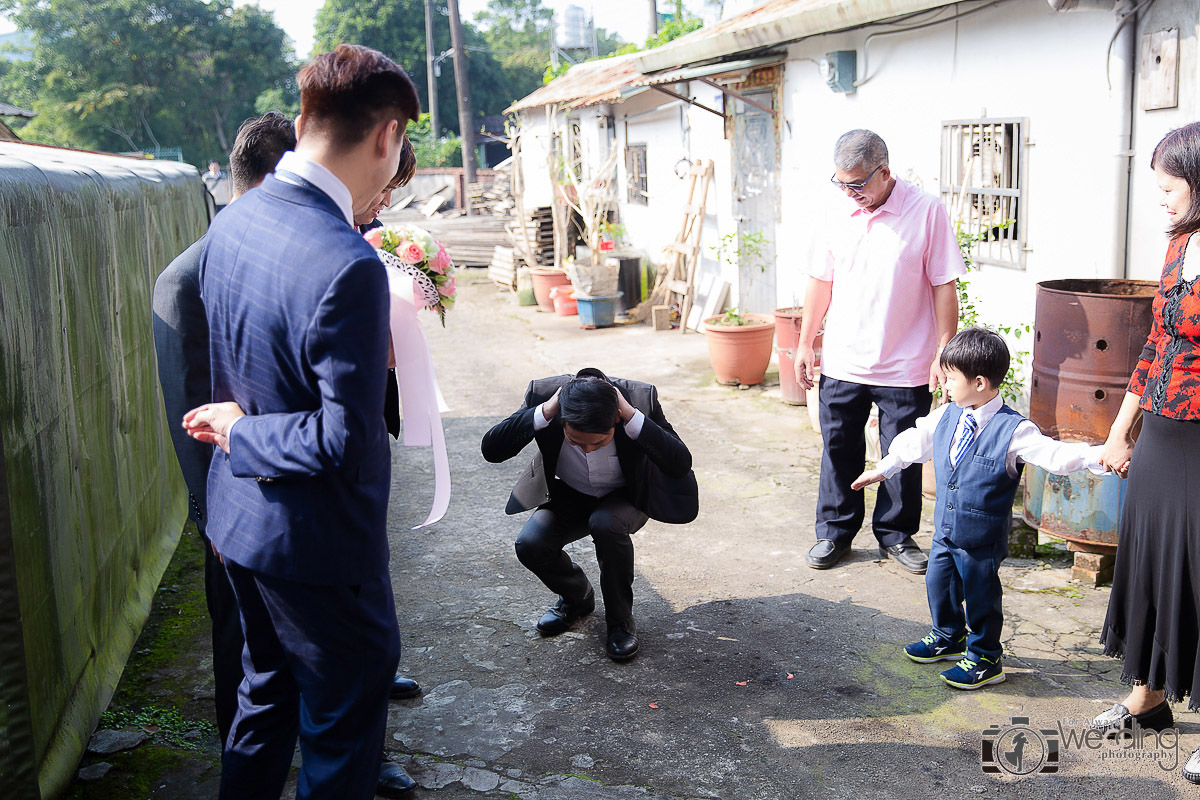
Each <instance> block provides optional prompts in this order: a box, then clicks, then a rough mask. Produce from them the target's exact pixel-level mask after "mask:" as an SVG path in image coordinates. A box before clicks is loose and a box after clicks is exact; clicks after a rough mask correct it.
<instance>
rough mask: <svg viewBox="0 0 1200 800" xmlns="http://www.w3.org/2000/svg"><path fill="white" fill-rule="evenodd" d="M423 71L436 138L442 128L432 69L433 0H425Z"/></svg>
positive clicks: (430, 126) (431, 127)
mask: <svg viewBox="0 0 1200 800" xmlns="http://www.w3.org/2000/svg"><path fill="white" fill-rule="evenodd" d="M425 73H426V77H427V78H428V79H429V92H428V95H427V97H428V99H429V130H430V131H431V132H432V133H433V137H434V138H435V139H436V138H437V137H438V136H441V134H442V129H441V126H439V125H438V95H437V75H436V74H434V69H433V0H425Z"/></svg>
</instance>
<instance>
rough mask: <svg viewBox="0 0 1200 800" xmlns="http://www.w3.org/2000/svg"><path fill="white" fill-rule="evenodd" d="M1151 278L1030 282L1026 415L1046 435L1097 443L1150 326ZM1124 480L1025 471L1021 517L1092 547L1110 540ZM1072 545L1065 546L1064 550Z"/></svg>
mask: <svg viewBox="0 0 1200 800" xmlns="http://www.w3.org/2000/svg"><path fill="white" fill-rule="evenodd" d="M1156 288H1157V284H1156V283H1154V282H1152V281H1130V280H1088V279H1068V280H1055V281H1043V282H1041V283H1039V284H1038V285H1037V296H1036V306H1035V310H1034V323H1033V324H1034V343H1033V386H1032V389H1031V391H1030V395H1029V418H1030V419H1031V420H1033V422H1035V423H1036V424H1037V426H1038V427H1039V428H1041V429H1042V432H1043V433H1045V434H1046V435H1047V436H1053V437H1054V438H1056V439H1061V440H1063V441H1076V442H1087V443H1089V444H1103V442H1104V440H1105V439H1106V438H1107V437H1108V429H1109V427H1110V426H1111V425H1112V422H1113V420H1114V419H1115V418H1116V416H1117V411H1118V410H1119V409H1120V407H1121V402H1122V400H1124V398H1125V387H1126V385H1127V384H1128V383H1129V376H1130V374H1132V372H1133V369H1134V367H1135V366H1136V365H1137V361H1138V356H1139V355H1140V354H1141V352H1142V347H1143V346H1144V345H1145V343H1146V337H1147V336H1148V335H1149V333H1150V327H1151V323H1152V309H1151V305H1152V303H1153V302H1154V292H1155V289H1156ZM1124 483H1125V482H1124V481H1123V480H1121V479H1120V478H1117V477H1116V476H1114V475H1103V476H1097V475H1092V474H1091V473H1088V472H1082V473H1075V474H1072V475H1062V476H1058V475H1050V474H1048V473H1046V472H1043V471H1042V470H1040V469H1038V468H1036V467H1032V466H1031V467H1030V468H1029V469H1028V470H1027V471H1026V473H1025V495H1024V497H1025V512H1024V514H1025V520H1026V521H1027V522H1028V523H1029V524H1030V525H1033V526H1034V527H1037V528H1039V529H1040V530H1042V531H1045V532H1046V533H1048V534H1050V535H1051V536H1056V537H1058V538H1061V539H1066V540H1068V541H1071V542H1076V543H1081V544H1083V545H1084V546H1085V547H1083V548H1078V549H1088V548H1087V546H1089V545H1090V546H1095V547H1098V548H1112V547H1115V546H1116V544H1117V533H1118V531H1117V526H1118V522H1119V520H1120V506H1121V504H1122V502H1123V501H1124V497H1125V486H1124ZM1073 549H1074V548H1073Z"/></svg>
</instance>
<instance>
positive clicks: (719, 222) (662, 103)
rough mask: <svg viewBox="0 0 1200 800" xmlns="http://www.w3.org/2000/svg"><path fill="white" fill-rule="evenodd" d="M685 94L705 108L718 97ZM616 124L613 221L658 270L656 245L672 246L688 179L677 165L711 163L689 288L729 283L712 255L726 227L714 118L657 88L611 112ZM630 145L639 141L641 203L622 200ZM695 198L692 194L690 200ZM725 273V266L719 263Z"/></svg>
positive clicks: (718, 125) (698, 89) (726, 191)
mask: <svg viewBox="0 0 1200 800" xmlns="http://www.w3.org/2000/svg"><path fill="white" fill-rule="evenodd" d="M690 96H691V97H693V98H694V99H695V100H696V101H697V102H700V103H703V104H704V105H706V106H708V107H710V108H716V109H718V110H720V108H721V95H720V92H719V91H717V90H716V89H713V88H712V87H709V86H706V85H703V84H696V83H693V84H692V85H691V91H690ZM613 112H614V119H615V123H616V144H617V146H618V147H620V148H621V149H622V156H621V161H620V165H619V167H618V169H619V180H618V201H619V213H620V218H621V222H622V223H624V225H625V227H626V238H627V240H628V241H629V242H630V243H631V244H632V245H633V248H634V249H636V250H639V251H641V252H642V253H643V255H644V256H645V257H646V258H648V259H649V260H650V261H651V262H652V263H654V264H655V265H662V264H663V263H664V261H665V256H664V254H663V252H662V250H663V247H665V246H666V245H667V244H669V243H671V242H673V241H675V237H676V236H677V235H678V234H679V230H680V227H681V225H682V223H683V206H684V205H685V203H686V201H687V192H688V185H689V179H688V177H687V175H686V173H684V177H683V178H680V177H679V176H678V175H677V174H676V168H677V167H678V169H679V171H680V172H683V171H684V169H685V167H686V165H684V164H681V163H680V162H681V160H687V161H696V160H699V159H712V161H713V166H714V178H713V180H712V182H711V184H710V186H709V193H708V200H707V202H706V204H705V208H706V211H707V213H706V215H705V220H704V231H703V236H702V246H701V253H700V254H701V263H700V270H699V273H698V275H697V283H698V284H701V283H704V282H706V280H707V279H710V278H713V277H715V276H720V277H721V278H722V279H724V280H727V281H729V282H730V283H731V284H735V283H736V277H737V276H736V270H735V271H734V272H733V274H732V275H727V274H724V273H723V272H722V266H724V265H719V264H718V263H717V261H716V259H715V258H714V248H715V246H716V245H717V242H718V239H719V237H720V231H721V230H722V229H724V230H731V229H732V228H731V227H730V226H731V225H732V224H733V223H732V222H731V211H730V188H729V187H730V174H729V169H730V149H729V142H727V141H725V139H724V126H723V123H722V120H721V118H720V117H718V116H716V115H715V114H711V113H709V112H707V111H703V110H701V109H698V108H695V107H694V106H691V105H687V104H684V103H683V102H682V101H677V100H674V99H673V98H671V97H669V96H668V95H665V94H663V93H661V92H657V91H649V92H644V93H642V94H640V95H638V96H636V97H633V98H631V99H629V100H627V101H626V102H624V103H622V104H620V105H618V106H614V107H613ZM630 144H635V145H636V144H646V146H647V147H646V168H647V191H648V192H649V194H650V199H649V202H648V204H647V205H644V206H643V205H637V204H634V203H629V202H628V199H627V193H626V189H625V187H626V185H627V181H628V175H627V173H626V170H625V159H624V148H625V147H627V146H628V145H630ZM697 199H698V197H697ZM725 269H728V267H727V266H726V267H725Z"/></svg>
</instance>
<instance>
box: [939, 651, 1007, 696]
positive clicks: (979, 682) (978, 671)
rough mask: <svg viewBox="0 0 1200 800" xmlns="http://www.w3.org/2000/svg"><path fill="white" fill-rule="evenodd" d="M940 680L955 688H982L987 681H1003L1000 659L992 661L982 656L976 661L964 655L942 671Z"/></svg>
mask: <svg viewBox="0 0 1200 800" xmlns="http://www.w3.org/2000/svg"><path fill="white" fill-rule="evenodd" d="M942 680H944V681H945V682H946V683H948V684H950V685H951V686H953V687H954V688H955V689H982V688H983V687H984V686H987V685H988V684H989V683H1003V682H1004V668H1003V667H1001V666H1000V659H996V660H995V661H993V660H992V659H990V658H988V657H986V656H984V657H982V658H980V660H978V661H976V660H975V659H973V658H969V657H967V656H964V657H963V659H962V660H961V661H959V662H958V663H957V664H955V665H954V666H953V667H951V668H950V669H948V670H946V671H945V672H943V673H942Z"/></svg>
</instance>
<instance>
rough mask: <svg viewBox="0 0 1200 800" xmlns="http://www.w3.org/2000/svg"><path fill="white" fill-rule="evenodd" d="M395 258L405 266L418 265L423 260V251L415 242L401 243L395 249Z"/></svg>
mask: <svg viewBox="0 0 1200 800" xmlns="http://www.w3.org/2000/svg"><path fill="white" fill-rule="evenodd" d="M396 258H398V259H400V260H401V261H403V262H404V263H405V264H420V263H421V262H422V261H424V260H425V251H424V250H422V249H421V245H419V244H417V243H416V242H401V243H400V246H399V247H397V248H396Z"/></svg>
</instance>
